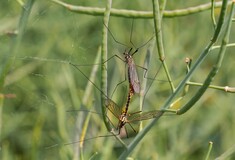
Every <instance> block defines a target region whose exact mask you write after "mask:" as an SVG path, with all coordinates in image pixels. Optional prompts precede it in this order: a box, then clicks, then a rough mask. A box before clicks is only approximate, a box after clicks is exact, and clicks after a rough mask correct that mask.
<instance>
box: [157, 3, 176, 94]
mask: <svg viewBox="0 0 235 160" xmlns="http://www.w3.org/2000/svg"><path fill="white" fill-rule="evenodd" d="M153 13H154V29H155V35H156V42H157V49H158V54H159V59H160V61H161V62H162V64H163V68H164V70H165V72H166V76H167V79H168V81H169V84H170V87H171V90H172V92H174V90H175V87H174V84H173V83H172V80H171V76H170V73H169V70H168V68H167V65H166V61H165V53H164V46H163V38H162V29H161V25H162V24H161V21H162V16H161V15H162V14H161V13H160V9H159V4H158V1H157V0H156V1H153Z"/></svg>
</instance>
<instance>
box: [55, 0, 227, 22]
mask: <svg viewBox="0 0 235 160" xmlns="http://www.w3.org/2000/svg"><path fill="white" fill-rule="evenodd" d="M51 1H52V2H54V3H56V4H59V5H60V6H63V7H65V8H66V9H68V10H70V11H71V12H76V13H80V14H87V15H93V16H103V15H104V12H105V8H98V7H84V6H75V5H71V4H68V3H65V2H62V1H60V0H51ZM231 3H232V2H229V5H231ZM221 6H222V2H215V8H220V7H221ZM209 9H211V3H206V4H202V5H198V6H195V7H189V8H186V9H178V10H172V11H166V10H165V11H164V12H163V17H164V18H175V17H181V16H187V15H190V14H195V13H199V12H202V11H206V10H209ZM110 14H111V16H116V17H124V18H142V19H152V18H153V12H152V11H137V10H126V9H115V8H112V9H111V12H110Z"/></svg>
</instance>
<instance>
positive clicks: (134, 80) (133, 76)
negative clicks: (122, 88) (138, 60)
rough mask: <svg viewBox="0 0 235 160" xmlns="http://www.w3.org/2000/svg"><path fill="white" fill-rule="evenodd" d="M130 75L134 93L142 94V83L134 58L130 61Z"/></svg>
mask: <svg viewBox="0 0 235 160" xmlns="http://www.w3.org/2000/svg"><path fill="white" fill-rule="evenodd" d="M128 75H129V81H130V82H129V83H130V84H131V86H132V88H133V90H134V92H135V93H140V81H139V78H138V74H137V71H136V67H135V63H134V61H133V59H132V58H129V59H128Z"/></svg>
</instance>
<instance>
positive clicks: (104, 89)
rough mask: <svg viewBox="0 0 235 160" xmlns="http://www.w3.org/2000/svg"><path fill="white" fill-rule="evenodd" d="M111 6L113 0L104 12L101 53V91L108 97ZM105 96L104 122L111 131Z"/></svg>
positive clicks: (102, 100)
mask: <svg viewBox="0 0 235 160" xmlns="http://www.w3.org/2000/svg"><path fill="white" fill-rule="evenodd" d="M111 6H112V0H107V4H106V9H105V12H104V19H103V20H104V25H103V31H102V36H103V39H102V51H101V64H103V65H102V66H101V90H102V92H103V93H104V94H105V95H108V94H107V93H108V89H107V88H108V85H107V84H108V82H107V79H108V75H107V70H106V68H108V66H107V63H104V62H105V61H106V60H107V59H108V31H107V28H106V26H107V27H108V22H109V17H110V11H111ZM105 95H103V94H102V97H101V106H102V107H101V108H102V115H103V120H104V123H105V126H106V128H107V129H108V130H109V131H111V126H110V124H109V122H108V119H107V117H106V107H105V99H107V97H105Z"/></svg>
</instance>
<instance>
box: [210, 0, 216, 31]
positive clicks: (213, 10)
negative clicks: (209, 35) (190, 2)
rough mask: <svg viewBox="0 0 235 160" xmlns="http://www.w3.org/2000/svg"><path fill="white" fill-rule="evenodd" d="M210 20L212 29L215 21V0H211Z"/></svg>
mask: <svg viewBox="0 0 235 160" xmlns="http://www.w3.org/2000/svg"><path fill="white" fill-rule="evenodd" d="M211 20H212V24H213V27H214V29H215V28H216V21H215V0H211Z"/></svg>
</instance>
